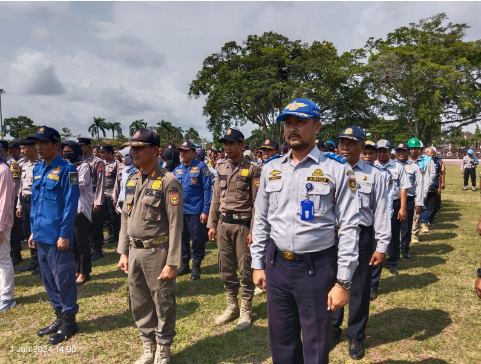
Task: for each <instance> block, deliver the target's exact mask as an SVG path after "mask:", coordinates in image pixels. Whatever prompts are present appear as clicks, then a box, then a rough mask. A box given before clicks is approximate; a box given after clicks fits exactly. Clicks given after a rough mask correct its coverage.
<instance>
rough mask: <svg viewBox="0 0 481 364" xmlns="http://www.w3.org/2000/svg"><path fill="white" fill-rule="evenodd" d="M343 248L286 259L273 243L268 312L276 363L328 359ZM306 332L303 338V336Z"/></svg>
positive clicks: (318, 362) (313, 362)
mask: <svg viewBox="0 0 481 364" xmlns="http://www.w3.org/2000/svg"><path fill="white" fill-rule="evenodd" d="M336 274H337V248H336V247H335V246H334V245H333V246H332V247H330V248H328V249H326V250H324V251H323V252H322V253H321V254H320V255H318V256H317V257H315V258H311V256H310V255H309V254H305V255H304V261H290V260H286V259H285V258H284V257H282V256H281V255H280V254H277V250H276V248H275V245H274V244H273V243H272V242H271V244H269V246H268V248H267V256H266V279H267V282H266V284H267V313H268V317H269V320H268V325H269V341H270V344H271V354H272V362H273V364H302V363H307V364H326V363H328V362H329V348H330V345H331V327H332V311H330V310H328V309H327V295H328V293H329V291H330V290H331V289H332V287H333V286H334V284H335V282H336ZM301 332H302V341H301Z"/></svg>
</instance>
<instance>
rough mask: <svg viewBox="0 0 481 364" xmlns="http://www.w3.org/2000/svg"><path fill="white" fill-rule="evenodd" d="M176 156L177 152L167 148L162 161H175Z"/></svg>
mask: <svg viewBox="0 0 481 364" xmlns="http://www.w3.org/2000/svg"><path fill="white" fill-rule="evenodd" d="M174 156H175V152H174V150H173V149H171V148H166V149H165V150H164V153H162V159H165V160H173V159H174Z"/></svg>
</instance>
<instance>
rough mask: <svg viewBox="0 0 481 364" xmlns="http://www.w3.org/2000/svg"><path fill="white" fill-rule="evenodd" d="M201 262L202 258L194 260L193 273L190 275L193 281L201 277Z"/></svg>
mask: <svg viewBox="0 0 481 364" xmlns="http://www.w3.org/2000/svg"><path fill="white" fill-rule="evenodd" d="M200 263H202V260H199V259H194V260H193V261H192V274H191V275H190V279H192V280H193V281H196V280H198V279H200Z"/></svg>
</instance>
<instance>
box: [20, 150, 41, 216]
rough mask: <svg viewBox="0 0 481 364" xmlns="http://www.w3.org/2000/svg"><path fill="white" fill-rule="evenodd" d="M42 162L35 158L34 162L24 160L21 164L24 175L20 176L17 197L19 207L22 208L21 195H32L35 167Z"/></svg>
mask: <svg viewBox="0 0 481 364" xmlns="http://www.w3.org/2000/svg"><path fill="white" fill-rule="evenodd" d="M40 162H41V160H40V159H38V158H37V159H35V160H34V161H33V162H31V161H30V160H28V159H27V160H26V161H25V160H24V161H23V163H22V164H21V168H22V177H21V178H20V187H19V189H18V199H17V209H21V208H22V204H21V203H20V202H21V201H20V197H21V196H23V197H27V196H31V195H32V184H33V168H34V167H35V166H36V165H37V164H39V163H40Z"/></svg>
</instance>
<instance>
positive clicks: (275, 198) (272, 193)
mask: <svg viewBox="0 0 481 364" xmlns="http://www.w3.org/2000/svg"><path fill="white" fill-rule="evenodd" d="M281 191H282V182H268V183H267V184H266V192H267V193H268V194H269V207H270V208H274V209H277V207H278V206H279V198H280V194H281Z"/></svg>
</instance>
